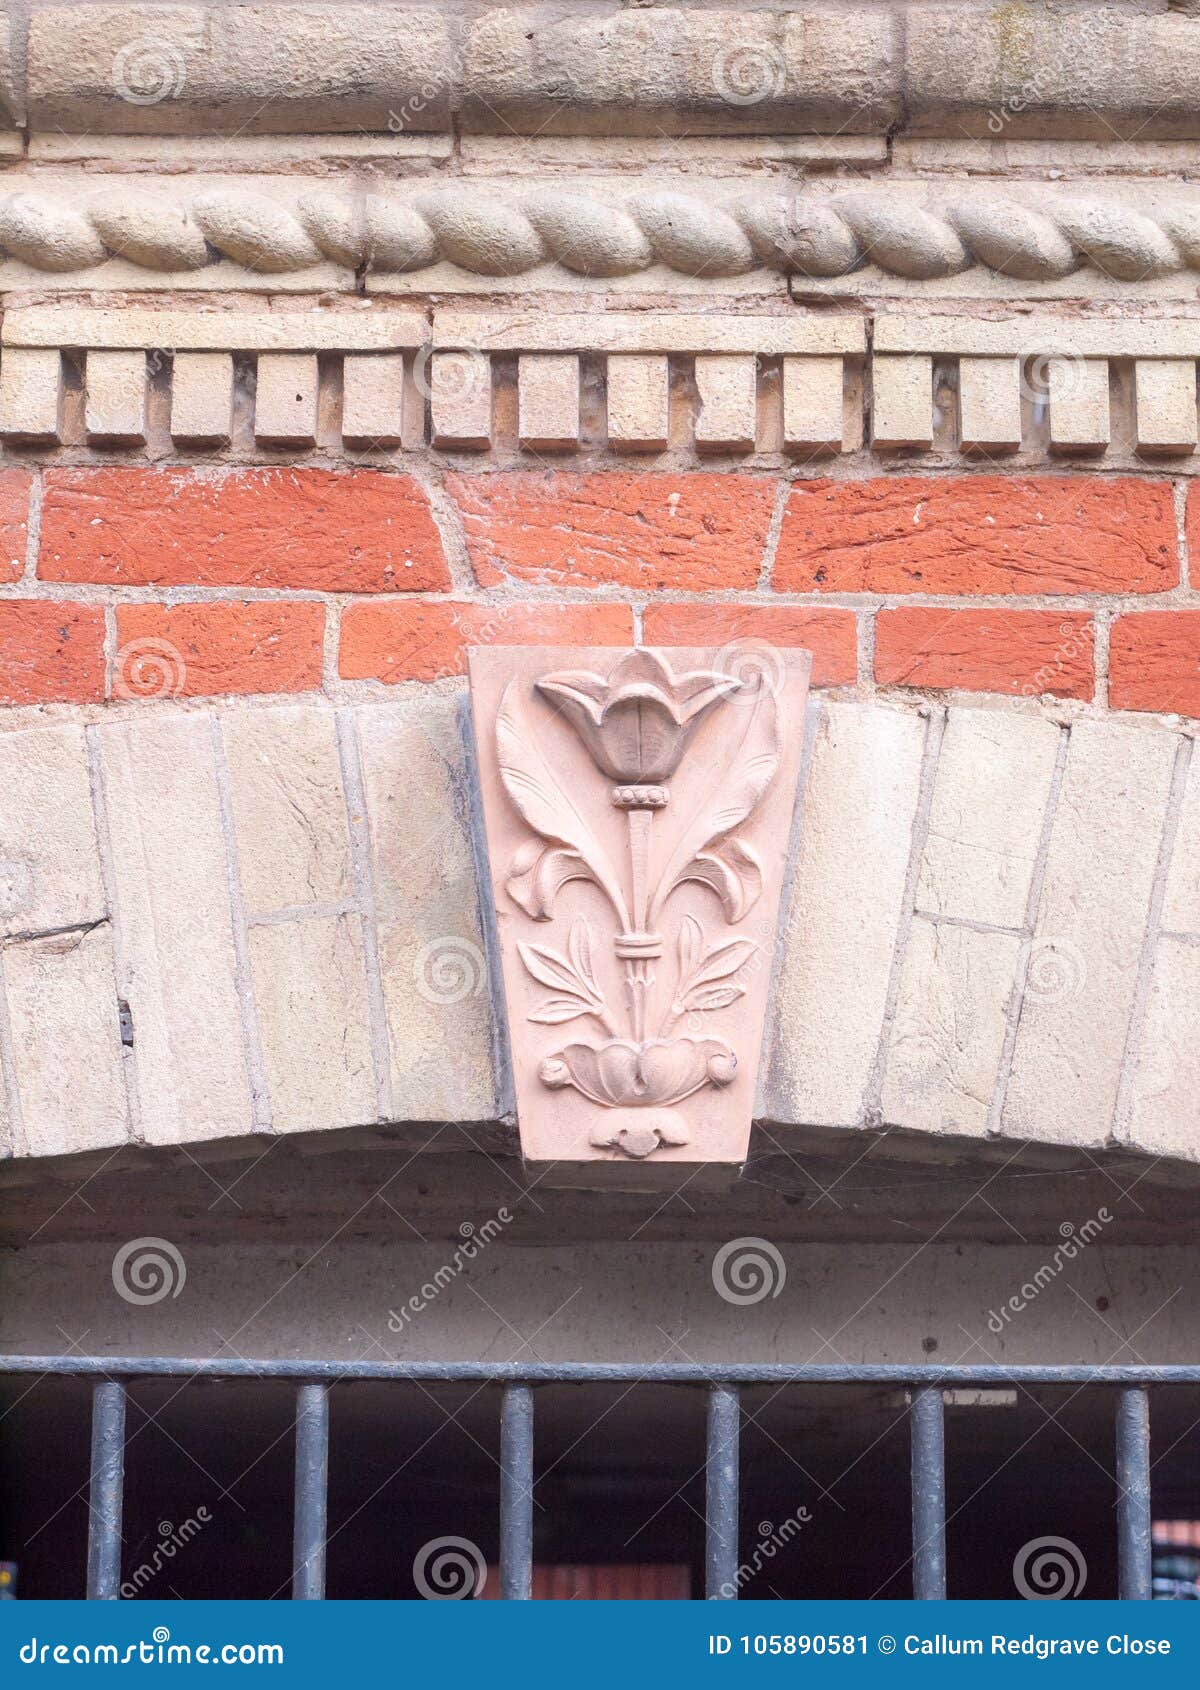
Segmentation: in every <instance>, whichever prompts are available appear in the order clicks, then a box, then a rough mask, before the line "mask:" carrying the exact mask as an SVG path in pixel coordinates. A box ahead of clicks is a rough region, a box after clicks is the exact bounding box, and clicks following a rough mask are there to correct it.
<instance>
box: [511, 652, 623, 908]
mask: <svg viewBox="0 0 1200 1690" xmlns="http://www.w3.org/2000/svg"><path fill="white" fill-rule="evenodd" d="M496 751H497V755H498V759H499V766H500V779H501V781H502V782H503V785H504V790H505V791H506V792H507V793H508V796H509V797H510V798H511V800H512V802H513V804H514V806H515V807H516V809H517V811H518V813H519V814H520V815H521V817H522V818H523V819H524V820H525V821H526V822H528V824H529V826H530V827H531V828H532V829H533V831H534V832H535V833H539V834H541V836H542V838H543V839H549V840H553V841H554V842H555V843H556V844H557V845H559V846H565V847H566V853H567V854H568V855H570V854H571V853H573V854H574V856H575V857H576V858H578V859H579V862H578V864H577V865H575V872H574V873H570V874H568V873H563V872H562V871H563V868H564V867H567V866H570V865H569V864H565V863H563V862H562V861H561V860H560V862H559V863H558V864H557V865H555V866H554V867H553V868H550V867H549V866H547V872H546V873H545V874H542V873H541V871H542V867H543V865H542V861H541V859H540V858H539V860H538V862H537V863H536V864H535V865H534V867H533V870H532V872H533V876H534V880H535V882H536V883H537V884H536V885H535V886H534V887H528V888H527V887H525V886H524V884H523V881H524V879H525V877H526V876H527V875H528V873H529V872H530V871H529V870H528V869H527V868H526V869H525V871H524V874H522V873H521V871H517V878H518V881H519V882H522V884H521V887H520V889H521V891H523V892H525V893H526V895H527V896H528V894H529V893H530V892H533V893H534V894H535V895H534V896H533V898H532V900H531V901H532V903H533V905H534V909H532V910H531V909H530V908H529V904H528V903H526V902H524V901H522V899H521V898H520V897H519V896H518V895H517V893H516V892H513V889H512V885H511V880H512V876H511V875H510V877H509V891H510V894H511V895H512V896H513V897H514V898H516V901H517V902H518V903H520V904H521V907H522V908H523V909H525V910H526V911H527V913H530V914H534V913H535V912H537V919H539V920H547V919H548V918H549V916H550V915H551V914H552V906H553V901H554V894H555V893H556V892H557V891H558V889H559V888H560V887H561V886H562V885H563V884H564V883H565V881H567V880H569V879H580V878H585V879H590V880H594V881H595V882H596V885H597V886H599V887H600V888H601V890H602V891H603V892H604V893H605V895H606V896H607V897H608V899H609V902H610V903H611V904H612V906H613V909H614V910H615V911H616V914H617V918H618V920H620V921H621V922H622V923H624V925H625V926H626V927H627V926H628V925H629V918H628V915H627V913H626V909H625V899H624V896H623V894H622V892H621V886H620V882H619V881H618V880H617V878H616V876H615V875H614V873H613V870H612V867H611V865H610V863H609V861H608V859H607V857H606V856H605V853H604V850H603V848H602V847H601V845H600V842H599V840H598V839H597V838H596V836H595V834H594V833H593V832H592V830H591V828H590V827H589V826H588V824H587V822H586V821H585V820H584V818H583V816H582V815H580V813H579V811H578V810H577V809H576V808H575V805H574V804H573V803H572V802H571V800H570V798H569V797H568V796H567V794H566V793H565V792H564V791H563V789H562V787H561V786H559V784H558V782H557V781H556V780H555V778H554V775H553V773H552V772H551V770H550V766H549V764H548V763H547V762H546V759H545V757H544V756H543V755H542V753H541V751H540V750H539V748H538V746H537V744H536V742H535V740H534V738H533V735H532V732H531V730H530V728H529V724H528V723H527V722H526V721H525V720H524V717H523V715H522V712H521V709H520V704H519V701H518V694H517V683H516V682H515V681H510V682H509V683H508V686H507V687H505V689H504V696H503V697H502V698H501V700H500V709H499V711H498V712H497V715H496ZM556 854H557V855H558V856H559V857H560V859H561V858H562V856H563V853H562V852H561V851H560V852H558V853H556ZM514 870H516V863H515V862H514Z"/></svg>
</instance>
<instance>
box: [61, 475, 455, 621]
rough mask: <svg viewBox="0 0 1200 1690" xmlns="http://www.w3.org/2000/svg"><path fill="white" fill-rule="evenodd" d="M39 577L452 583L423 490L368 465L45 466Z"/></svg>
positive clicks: (371, 586)
mask: <svg viewBox="0 0 1200 1690" xmlns="http://www.w3.org/2000/svg"><path fill="white" fill-rule="evenodd" d="M38 574H39V575H40V576H41V577H42V578H43V580H47V581H97V582H103V583H106V584H109V585H113V586H130V587H150V586H182V585H188V586H208V587H213V586H223V587H300V588H311V589H314V590H316V591H318V592H329V593H391V592H402V593H423V592H431V591H436V590H438V589H440V588H446V587H448V586H449V585H450V576H449V572H448V570H447V568H446V560H445V557H444V555H443V553H442V545H441V540H440V538H439V536H438V532H437V529H436V528H435V526H434V522H433V517H432V515H431V514H430V510H429V501H428V500H427V499H426V497H425V494H424V493H423V492H422V491H421V489H420V488H419V487H418V486H417V484H416V482H415V481H413V480H412V479H411V477H409V476H406V475H379V474H376V473H374V472H373V471H369V470H363V471H358V472H355V473H352V474H349V475H332V474H330V473H329V472H328V471H327V470H318V469H251V470H236V471H201V472H197V471H194V470H187V469H166V470H155V469H52V470H47V471H46V487H45V498H44V503H43V507H42V526H41V543H40V546H39V556H38Z"/></svg>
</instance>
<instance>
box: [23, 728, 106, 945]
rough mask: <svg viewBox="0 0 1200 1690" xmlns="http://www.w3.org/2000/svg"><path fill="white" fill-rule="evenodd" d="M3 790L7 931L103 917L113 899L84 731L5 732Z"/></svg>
mask: <svg viewBox="0 0 1200 1690" xmlns="http://www.w3.org/2000/svg"><path fill="white" fill-rule="evenodd" d="M0 790H2V791H3V792H4V794H5V798H4V805H3V808H2V809H0V934H3V935H10V934H15V933H24V934H37V933H44V932H46V931H48V930H50V929H53V928H62V927H83V926H86V925H88V924H90V923H93V922H97V921H99V920H101V919H102V917H103V916H104V915H105V914H106V913H107V908H108V905H107V899H106V898H105V895H104V885H103V881H102V878H101V873H100V858H99V854H98V850H97V841H96V828H95V822H94V820H93V816H92V799H91V790H90V787H89V783H88V765H87V746H86V744H85V742H84V736H83V731H82V729H80V728H78V727H73V726H66V727H58V728H34V729H30V730H29V731H28V732H25V733H0Z"/></svg>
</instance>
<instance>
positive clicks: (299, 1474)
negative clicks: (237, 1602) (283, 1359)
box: [292, 1385, 329, 1602]
mask: <svg viewBox="0 0 1200 1690" xmlns="http://www.w3.org/2000/svg"><path fill="white" fill-rule="evenodd" d="M328 1488H329V1387H328V1386H327V1385H301V1386H300V1387H299V1389H298V1390H297V1392H296V1491H295V1501H294V1503H293V1509H292V1600H293V1602H323V1601H324V1599H325V1536H326V1524H327V1518H326V1512H327V1497H328Z"/></svg>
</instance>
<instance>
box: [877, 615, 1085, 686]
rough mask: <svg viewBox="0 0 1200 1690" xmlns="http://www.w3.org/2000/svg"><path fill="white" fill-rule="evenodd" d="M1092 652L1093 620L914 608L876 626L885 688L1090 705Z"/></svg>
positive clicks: (880, 678)
mask: <svg viewBox="0 0 1200 1690" xmlns="http://www.w3.org/2000/svg"><path fill="white" fill-rule="evenodd" d="M1094 649H1095V628H1094V624H1093V623H1092V621H1091V619H1090V618H1089V617H1087V616H1082V615H1078V614H1071V615H1067V614H1063V613H1059V612H1057V611H1053V610H983V609H980V610H935V609H932V608H925V607H921V608H917V607H916V606H913V607H912V608H905V609H903V610H882V611H880V613H879V615H878V616H877V617H876V619H875V679H876V680H877V681H879V682H880V683H881V684H882V685H884V686H901V687H962V688H965V689H966V690H967V691H969V692H1003V693H1019V694H1021V695H1023V696H1025V697H1033V696H1035V695H1037V694H1040V693H1044V692H1048V693H1055V694H1057V695H1058V696H1059V697H1060V698H1091V697H1092V695H1093V693H1094V691H1095V667H1094V663H1093V653H1094Z"/></svg>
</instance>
